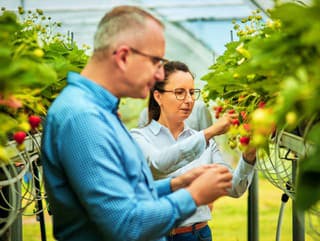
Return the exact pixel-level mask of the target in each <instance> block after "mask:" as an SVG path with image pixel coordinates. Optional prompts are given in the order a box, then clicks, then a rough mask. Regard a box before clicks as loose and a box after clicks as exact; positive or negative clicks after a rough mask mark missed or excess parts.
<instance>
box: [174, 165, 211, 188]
mask: <svg viewBox="0 0 320 241" xmlns="http://www.w3.org/2000/svg"><path fill="white" fill-rule="evenodd" d="M212 166H213V165H203V166H200V167H196V168H193V169H191V170H189V171H187V172H186V173H184V174H182V175H180V176H178V177H175V178H173V179H172V180H171V190H172V191H173V192H174V191H176V190H178V189H180V188H185V187H187V186H189V185H190V183H192V182H193V180H195V179H196V178H197V177H199V176H200V175H201V174H203V173H204V172H205V171H206V170H207V169H208V168H212Z"/></svg>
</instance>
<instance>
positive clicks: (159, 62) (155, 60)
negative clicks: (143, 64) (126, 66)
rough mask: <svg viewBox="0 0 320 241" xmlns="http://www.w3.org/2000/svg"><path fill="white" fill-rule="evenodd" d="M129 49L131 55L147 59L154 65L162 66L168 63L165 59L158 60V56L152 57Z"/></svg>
mask: <svg viewBox="0 0 320 241" xmlns="http://www.w3.org/2000/svg"><path fill="white" fill-rule="evenodd" d="M129 48H130V50H131V51H132V52H133V53H135V54H139V55H141V56H144V57H147V58H149V59H150V60H151V62H152V63H153V64H154V65H159V66H163V65H165V64H166V63H168V62H169V60H167V59H164V58H160V57H158V56H153V55H150V54H145V53H143V52H141V51H139V50H137V49H135V48H132V47H129Z"/></svg>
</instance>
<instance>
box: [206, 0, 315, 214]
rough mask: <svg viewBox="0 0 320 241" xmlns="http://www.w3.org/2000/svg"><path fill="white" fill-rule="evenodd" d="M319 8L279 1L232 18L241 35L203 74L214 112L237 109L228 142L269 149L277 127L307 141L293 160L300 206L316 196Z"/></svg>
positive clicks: (307, 205) (307, 204)
mask: <svg viewBox="0 0 320 241" xmlns="http://www.w3.org/2000/svg"><path fill="white" fill-rule="evenodd" d="M319 12H320V1H319V0H317V1H314V3H313V5H310V6H304V5H298V4H295V3H287V4H283V5H278V6H276V7H275V8H274V9H272V10H271V11H270V20H267V21H265V22H264V21H262V18H261V16H259V11H255V12H253V15H252V16H250V17H248V18H246V19H243V20H242V25H239V24H236V23H235V25H234V29H235V30H236V31H237V34H238V37H239V40H238V41H234V42H231V43H228V44H227V45H226V51H225V52H224V54H223V55H222V56H220V57H219V58H218V59H217V61H216V63H215V64H213V65H212V66H211V67H210V72H209V73H208V74H206V75H205V76H203V78H202V79H203V80H205V81H207V85H206V87H205V90H204V98H205V99H206V100H214V101H215V103H216V104H215V106H214V111H215V113H216V117H219V116H220V115H221V114H222V113H223V112H225V111H229V110H230V109H232V110H235V111H236V112H238V113H239V121H238V123H237V125H234V126H233V127H232V128H231V129H230V131H229V133H228V136H229V144H230V145H231V147H239V148H241V149H245V148H247V147H248V146H250V145H251V146H255V147H257V148H263V149H265V151H266V152H267V153H268V152H269V150H268V147H269V143H270V137H272V136H273V135H274V131H276V130H286V131H290V132H293V133H295V134H297V135H300V136H302V137H303V138H304V139H305V141H306V142H310V143H312V145H313V147H314V148H313V149H312V151H310V152H309V153H308V155H306V156H302V157H301V158H300V160H299V166H298V176H297V187H296V201H297V203H298V206H299V207H300V208H301V209H303V210H306V209H308V208H310V207H311V206H312V205H314V204H315V203H316V202H317V201H318V200H320V162H319V161H318V160H317V159H318V155H319V151H320V139H319V138H316V136H317V137H319V135H320V128H319V125H320V124H319V117H320V115H319V113H320V103H319V101H318V97H319V96H320V68H319V66H320V35H319V32H320V16H319ZM241 26H243V27H241Z"/></svg>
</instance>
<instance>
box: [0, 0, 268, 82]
mask: <svg viewBox="0 0 320 241" xmlns="http://www.w3.org/2000/svg"><path fill="white" fill-rule="evenodd" d="M122 4H128V5H139V6H141V7H144V8H147V9H148V10H150V11H151V12H153V13H154V14H156V15H157V16H158V17H159V18H161V19H162V20H163V22H164V23H165V25H166V38H167V50H166V57H167V58H170V59H176V60H182V61H184V62H186V63H187V64H189V66H190V67H191V69H192V70H193V71H194V72H195V74H196V76H198V77H200V76H202V75H203V74H205V73H206V72H207V70H208V67H209V66H210V65H211V64H213V62H214V60H215V58H216V57H217V56H218V55H220V54H222V53H223V51H224V45H225V44H226V43H228V42H230V41H232V40H233V39H234V38H235V37H236V36H235V34H234V32H233V24H232V20H233V19H237V20H239V19H241V18H244V17H248V16H249V15H251V13H252V11H253V10H256V9H261V10H262V15H264V10H265V9H267V8H271V7H272V5H273V1H265V0H259V1H258V0H252V1H249V0H153V1H151V0H104V1H103V0H91V1H84V0H68V1H65V0H46V1H40V0H38V1H36V0H0V6H1V7H6V8H8V9H17V7H18V6H23V7H24V8H26V9H36V8H39V9H42V10H44V12H45V13H46V14H47V15H48V16H51V17H52V19H53V20H55V21H60V22H61V23H62V26H63V27H62V29H61V32H68V31H69V32H72V33H73V36H74V39H75V40H76V42H77V43H79V44H88V45H92V37H93V33H94V31H95V28H96V26H97V23H98V21H99V20H100V18H101V17H102V16H103V15H104V14H105V12H106V11H107V10H108V9H110V8H112V7H114V6H116V5H122Z"/></svg>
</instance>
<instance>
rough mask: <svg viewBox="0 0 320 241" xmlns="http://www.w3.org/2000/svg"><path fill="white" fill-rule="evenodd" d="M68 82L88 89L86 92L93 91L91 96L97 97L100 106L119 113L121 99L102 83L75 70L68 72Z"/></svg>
mask: <svg viewBox="0 0 320 241" xmlns="http://www.w3.org/2000/svg"><path fill="white" fill-rule="evenodd" d="M67 82H68V84H69V85H75V86H78V87H80V88H81V89H86V92H87V93H91V98H93V99H96V100H97V101H98V102H99V105H100V106H104V108H106V109H109V110H111V111H112V112H113V113H117V111H118V107H119V102H120V100H119V99H118V98H117V97H116V96H114V95H113V94H111V93H110V92H109V91H108V90H106V89H105V88H103V87H102V86H101V85H98V84H97V83H95V82H94V81H92V80H90V79H87V78H85V77H84V76H82V75H80V74H78V73H75V72H69V73H68V78H67Z"/></svg>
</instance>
